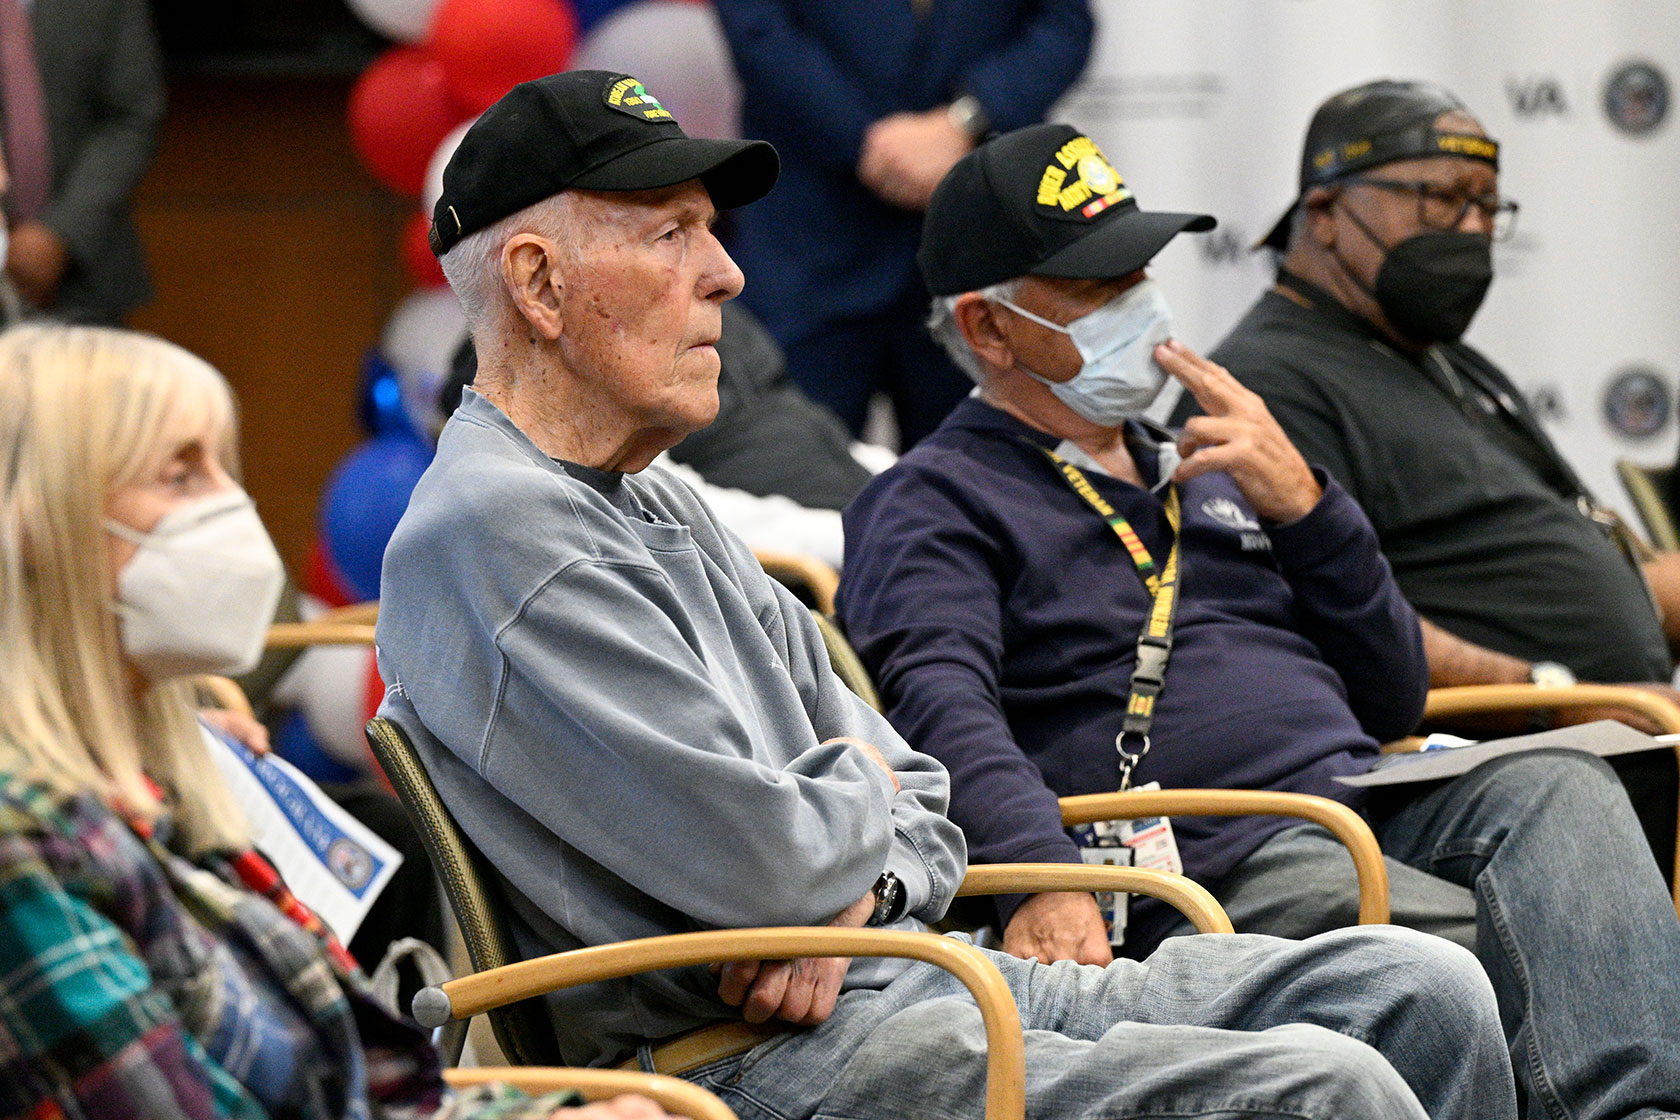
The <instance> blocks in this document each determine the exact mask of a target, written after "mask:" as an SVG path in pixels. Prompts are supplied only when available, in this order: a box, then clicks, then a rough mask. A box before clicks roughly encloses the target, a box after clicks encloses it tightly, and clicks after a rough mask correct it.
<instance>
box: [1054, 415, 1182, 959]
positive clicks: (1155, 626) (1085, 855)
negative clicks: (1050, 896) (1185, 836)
mask: <svg viewBox="0 0 1680 1120" xmlns="http://www.w3.org/2000/svg"><path fill="white" fill-rule="evenodd" d="M1040 450H1043V451H1044V454H1045V455H1046V456H1047V457H1048V458H1049V459H1050V461H1051V462H1052V463H1053V464H1055V467H1056V469H1057V471H1058V472H1060V474H1061V475H1062V478H1063V479H1064V480H1065V481H1066V482H1067V484H1068V486H1069V487H1070V488H1071V489H1072V490H1073V492H1074V493H1075V494H1077V495H1079V497H1080V498H1081V499H1083V500H1084V502H1085V504H1086V505H1088V506H1090V507H1091V508H1092V509H1093V510H1095V511H1096V513H1097V515H1098V516H1099V517H1101V518H1102V519H1103V520H1104V521H1106V522H1107V523H1108V527H1109V528H1110V529H1111V530H1113V532H1114V535H1115V536H1116V537H1118V538H1119V539H1120V543H1121V544H1122V545H1124V546H1125V548H1126V554H1127V555H1128V556H1130V557H1131V560H1132V565H1133V566H1134V567H1135V568H1137V573H1138V578H1139V579H1140V580H1142V581H1143V585H1144V588H1145V590H1147V591H1148V592H1149V595H1150V610H1149V617H1148V618H1147V619H1145V620H1144V624H1143V629H1142V632H1141V633H1139V635H1138V642H1137V660H1136V663H1135V664H1134V666H1133V668H1132V679H1131V686H1130V691H1129V694H1128V696H1127V697H1126V713H1125V717H1124V719H1123V721H1122V722H1121V726H1120V734H1118V735H1116V736H1115V737H1114V749H1115V751H1116V752H1117V753H1118V754H1119V756H1120V759H1119V777H1120V789H1121V791H1122V792H1124V791H1125V790H1128V789H1131V788H1133V787H1132V773H1133V771H1135V770H1136V769H1137V766H1138V763H1140V762H1142V761H1143V759H1144V756H1145V755H1147V754H1148V753H1149V746H1150V742H1149V732H1150V729H1151V728H1152V727H1153V726H1154V722H1155V702H1156V700H1157V698H1159V697H1160V695H1161V690H1162V688H1163V687H1164V686H1165V684H1166V676H1167V659H1168V657H1169V656H1170V655H1171V654H1172V640H1173V623H1174V621H1175V620H1176V619H1177V617H1178V581H1179V572H1180V568H1181V560H1180V550H1179V544H1180V540H1181V536H1182V535H1181V533H1180V531H1179V525H1180V520H1181V514H1180V510H1179V497H1178V488H1177V487H1176V486H1174V487H1169V488H1168V490H1167V501H1166V512H1167V524H1168V525H1170V526H1171V527H1172V533H1173V537H1172V548H1171V549H1170V550H1169V552H1168V553H1167V561H1166V563H1165V564H1164V565H1163V566H1161V568H1160V569H1159V570H1157V568H1156V566H1155V558H1154V557H1153V556H1151V555H1150V554H1149V550H1148V549H1147V548H1145V547H1144V544H1143V541H1142V540H1140V539H1139V538H1138V535H1137V532H1136V531H1135V530H1133V528H1132V526H1131V523H1130V522H1128V521H1127V520H1126V518H1125V516H1124V515H1123V514H1121V513H1120V511H1119V510H1117V509H1115V508H1114V507H1113V506H1111V505H1110V504H1109V503H1108V502H1107V501H1106V500H1104V498H1103V497H1102V495H1101V494H1098V493H1097V491H1096V488H1095V487H1093V486H1092V485H1091V483H1090V480H1088V479H1087V478H1086V477H1085V475H1084V473H1083V472H1082V471H1080V470H1079V468H1078V467H1075V466H1074V465H1073V464H1072V463H1069V462H1067V461H1066V460H1064V459H1063V458H1062V457H1061V456H1059V455H1057V454H1056V453H1055V452H1053V451H1050V450H1048V449H1043V448H1041V449H1040ZM1137 788H1138V789H1140V790H1154V789H1160V788H1161V784H1160V783H1159V782H1149V783H1147V784H1146V785H1142V786H1138V787H1137ZM1072 832H1073V838H1074V842H1075V843H1077V844H1078V845H1079V853H1080V858H1081V859H1083V860H1084V861H1085V862H1086V863H1092V864H1110V865H1113V866H1117V867H1148V868H1152V869H1154V870H1157V871H1171V872H1173V873H1175V874H1182V873H1183V872H1184V861H1183V859H1181V858H1180V856H1179V853H1178V841H1177V838H1176V837H1175V836H1174V835H1173V827H1172V822H1171V821H1170V820H1168V819H1167V818H1166V817H1143V818H1139V819H1136V820H1113V821H1097V822H1095V823H1094V824H1088V825H1079V826H1077V827H1076V828H1074V829H1073V830H1072ZM1096 898H1097V908H1098V909H1099V910H1100V911H1101V912H1102V916H1103V921H1104V923H1105V924H1106V925H1107V926H1108V941H1109V944H1110V945H1111V946H1114V947H1116V948H1118V947H1119V946H1120V945H1121V944H1123V943H1124V942H1125V939H1126V918H1127V906H1128V903H1129V901H1130V899H1131V896H1130V895H1128V894H1124V893H1120V892H1114V891H1100V892H1098V893H1097V896H1096Z"/></svg>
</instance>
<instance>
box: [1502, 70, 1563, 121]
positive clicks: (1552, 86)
mask: <svg viewBox="0 0 1680 1120" xmlns="http://www.w3.org/2000/svg"><path fill="white" fill-rule="evenodd" d="M1505 98H1506V100H1508V101H1509V102H1510V103H1511V112H1512V113H1514V114H1516V115H1517V116H1518V117H1521V118H1524V119H1529V120H1532V119H1534V118H1537V117H1566V116H1568V115H1569V102H1568V100H1566V99H1565V98H1564V96H1563V83H1562V82H1560V81H1558V80H1557V79H1556V78H1554V77H1552V76H1550V75H1542V76H1540V77H1538V78H1506V79H1505Z"/></svg>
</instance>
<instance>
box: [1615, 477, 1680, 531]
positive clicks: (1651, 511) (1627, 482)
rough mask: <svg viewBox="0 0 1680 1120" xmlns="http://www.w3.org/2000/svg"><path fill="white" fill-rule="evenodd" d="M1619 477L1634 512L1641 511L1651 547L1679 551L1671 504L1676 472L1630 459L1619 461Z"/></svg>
mask: <svg viewBox="0 0 1680 1120" xmlns="http://www.w3.org/2000/svg"><path fill="white" fill-rule="evenodd" d="M1616 474H1617V475H1619V476H1620V477H1621V480H1622V488H1623V489H1625V490H1626V491H1627V492H1628V497H1629V498H1631V499H1633V508H1634V509H1636V510H1638V511H1639V519H1640V520H1641V521H1643V522H1644V523H1645V533H1646V535H1647V536H1649V537H1650V538H1651V543H1652V544H1653V545H1655V546H1656V547H1658V548H1661V549H1670V550H1672V549H1680V529H1677V528H1676V526H1675V517H1674V509H1673V507H1672V506H1671V505H1670V504H1669V500H1668V496H1669V494H1670V493H1672V490H1671V489H1670V488H1671V487H1672V486H1673V485H1674V468H1673V467H1672V466H1668V467H1642V466H1640V465H1639V464H1638V463H1635V462H1634V461H1633V460H1631V459H1617V460H1616Z"/></svg>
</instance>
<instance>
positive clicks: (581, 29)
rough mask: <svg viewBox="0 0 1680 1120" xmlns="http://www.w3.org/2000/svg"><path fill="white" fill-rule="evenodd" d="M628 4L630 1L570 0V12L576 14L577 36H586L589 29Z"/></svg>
mask: <svg viewBox="0 0 1680 1120" xmlns="http://www.w3.org/2000/svg"><path fill="white" fill-rule="evenodd" d="M630 2H631V0H572V11H573V12H575V13H577V22H578V34H579V35H587V34H588V33H589V29H590V28H592V27H594V26H595V25H596V24H597V23H600V22H601V21H602V20H603V19H605V18H606V17H607V16H610V15H612V14H613V13H614V12H616V11H618V9H620V8H622V7H624V6H625V5H626V4H628V3H630Z"/></svg>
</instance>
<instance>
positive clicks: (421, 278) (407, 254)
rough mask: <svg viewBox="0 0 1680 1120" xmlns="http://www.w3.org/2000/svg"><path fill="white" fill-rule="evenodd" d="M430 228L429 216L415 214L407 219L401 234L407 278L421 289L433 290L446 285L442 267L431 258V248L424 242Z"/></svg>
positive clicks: (435, 259)
mask: <svg viewBox="0 0 1680 1120" xmlns="http://www.w3.org/2000/svg"><path fill="white" fill-rule="evenodd" d="M431 227H432V219H431V218H430V217H429V216H427V215H425V214H415V215H413V216H412V217H410V218H409V219H408V224H407V225H405V226H403V232H402V261H403V267H404V268H406V269H407V270H408V275H409V278H410V279H411V280H413V281H414V283H415V285H416V286H417V287H421V288H435V287H437V286H438V285H439V284H445V283H448V281H446V280H445V279H444V277H443V266H442V265H441V264H439V263H438V259H437V258H436V257H434V256H432V247H431V245H429V244H427V242H426V231H427V230H429V229H430V228H431Z"/></svg>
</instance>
